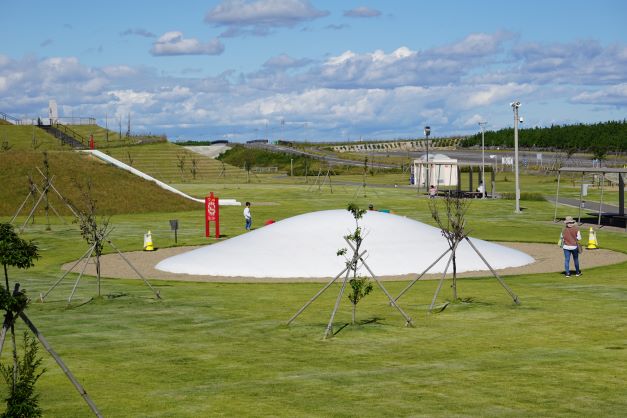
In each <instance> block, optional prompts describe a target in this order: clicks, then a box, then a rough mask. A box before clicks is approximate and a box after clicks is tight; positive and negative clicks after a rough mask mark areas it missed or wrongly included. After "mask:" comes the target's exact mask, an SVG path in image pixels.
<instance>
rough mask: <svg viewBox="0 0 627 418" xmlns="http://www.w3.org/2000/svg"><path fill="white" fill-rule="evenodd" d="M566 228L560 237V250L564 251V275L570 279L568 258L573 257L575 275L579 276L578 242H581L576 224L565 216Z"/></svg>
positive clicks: (569, 217)
mask: <svg viewBox="0 0 627 418" xmlns="http://www.w3.org/2000/svg"><path fill="white" fill-rule="evenodd" d="M564 223H565V224H566V226H565V227H564V230H563V231H562V235H561V236H560V241H561V242H562V249H563V250H564V275H565V276H566V277H570V257H571V256H572V257H573V262H574V263H575V275H576V276H581V270H579V241H581V232H579V228H578V227H577V223H576V222H575V220H574V219H573V217H572V216H567V217H566V219H564Z"/></svg>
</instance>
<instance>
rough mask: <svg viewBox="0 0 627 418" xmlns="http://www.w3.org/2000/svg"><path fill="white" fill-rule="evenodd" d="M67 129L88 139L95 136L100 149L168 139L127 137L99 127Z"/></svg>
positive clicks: (148, 136) (72, 126)
mask: <svg viewBox="0 0 627 418" xmlns="http://www.w3.org/2000/svg"><path fill="white" fill-rule="evenodd" d="M67 127H68V128H70V129H72V130H73V131H74V132H77V133H78V134H80V135H82V136H83V137H85V138H87V139H89V137H90V136H92V135H93V138H94V142H95V144H96V147H97V148H99V149H102V148H112V147H121V146H130V145H139V144H150V143H156V142H166V141H167V138H166V137H165V136H164V135H162V136H158V135H131V136H126V135H124V134H122V135H120V133H119V132H114V131H112V130H110V129H106V128H103V127H102V126H99V125H67Z"/></svg>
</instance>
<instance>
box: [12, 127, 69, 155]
mask: <svg viewBox="0 0 627 418" xmlns="http://www.w3.org/2000/svg"><path fill="white" fill-rule="evenodd" d="M2 122H4V121H2ZM0 144H3V145H2V147H1V148H2V149H3V150H4V149H6V147H8V148H9V149H10V150H13V151H15V150H31V151H33V150H37V151H47V150H62V149H68V147H67V146H65V145H63V144H62V142H61V141H59V140H58V139H56V138H55V137H54V136H52V135H50V134H49V133H48V132H46V131H44V130H43V129H39V128H37V127H36V126H29V125H12V124H10V123H4V124H0ZM4 144H6V145H4Z"/></svg>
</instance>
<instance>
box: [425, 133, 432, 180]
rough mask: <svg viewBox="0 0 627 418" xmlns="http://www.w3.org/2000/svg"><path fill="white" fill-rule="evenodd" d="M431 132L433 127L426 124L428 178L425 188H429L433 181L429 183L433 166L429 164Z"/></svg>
mask: <svg viewBox="0 0 627 418" xmlns="http://www.w3.org/2000/svg"><path fill="white" fill-rule="evenodd" d="M430 134H431V127H430V126H425V138H427V178H426V183H425V190H429V187H430V185H431V183H429V171H430V170H431V167H430V166H429V135H430Z"/></svg>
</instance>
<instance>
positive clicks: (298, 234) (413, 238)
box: [156, 209, 534, 278]
mask: <svg viewBox="0 0 627 418" xmlns="http://www.w3.org/2000/svg"><path fill="white" fill-rule="evenodd" d="M359 223H360V226H361V227H362V231H363V232H362V234H363V235H365V238H364V241H363V243H362V246H361V249H362V250H368V252H367V253H366V255H365V257H366V263H368V266H369V267H370V268H371V269H372V271H373V273H374V274H376V275H377V276H393V275H404V274H411V273H418V274H419V273H421V272H422V271H423V270H424V269H426V268H427V267H428V266H429V265H430V264H431V263H433V262H434V261H435V260H436V258H437V257H439V256H440V255H441V254H442V253H443V252H444V251H446V249H447V248H448V244H447V242H446V239H445V238H444V237H442V234H441V233H440V230H439V229H437V228H434V227H432V226H430V225H427V224H424V223H422V222H418V221H415V220H413V219H409V218H406V217H403V216H398V215H394V214H389V213H383V212H376V211H368V212H366V214H365V215H364V217H363V218H362V219H361V220H360V221H359ZM354 229H355V219H354V218H353V216H352V215H351V214H350V212H348V211H347V210H339V209H338V210H325V211H320V212H311V213H306V214H304V215H298V216H294V217H292V218H288V219H285V220H282V221H279V222H276V223H273V224H271V225H267V226H264V227H260V228H259V229H255V230H253V231H251V232H248V233H246V234H243V235H239V236H237V237H234V238H231V239H229V240H227V241H222V242H219V243H217V244H213V245H207V246H204V247H201V248H197V249H195V250H192V251H189V252H186V253H183V254H179V255H176V256H174V257H170V258H166V259H165V260H163V261H161V262H160V263H158V264H157V265H156V268H157V269H158V270H162V271H167V272H171V273H184V274H192V275H210V276H227V277H229V276H231V277H235V276H241V277H259V278H263V277H267V278H291V277H335V276H336V275H337V274H338V273H340V272H341V271H342V270H343V269H344V267H345V259H344V257H340V256H337V255H336V253H337V251H338V250H339V249H340V248H349V247H348V245H347V244H346V242H345V241H344V238H343V237H344V236H345V235H348V234H350V233H352V232H353V231H354ZM472 242H473V244H474V245H475V246H476V247H477V248H478V249H479V251H480V252H481V253H482V254H483V256H484V257H485V258H486V260H488V262H489V263H490V265H491V266H492V267H493V268H495V269H501V268H506V267H519V266H523V265H526V264H530V263H532V262H534V259H533V258H532V257H530V256H529V255H527V254H525V253H523V252H521V251H518V250H514V249H511V248H508V247H504V246H502V245H498V244H494V243H491V242H487V241H482V240H479V239H474V238H473V239H472ZM347 254H348V255H350V254H352V251H351V250H350V248H349V251H348V253H347ZM447 261H448V254H447V256H446V257H444V258H442V260H440V261H439V262H438V263H437V264H436V265H435V266H434V267H433V268H432V269H431V270H430V271H429V272H430V273H438V272H439V273H442V272H443V271H444V268H445V266H446V262H447ZM451 269H452V266H451V267H449V272H450V271H451ZM476 270H488V268H487V267H486V265H485V264H484V263H483V261H481V259H480V258H479V256H478V255H477V254H476V253H475V252H474V250H473V249H472V248H471V247H470V245H468V243H467V242H465V241H463V242H462V243H461V244H460V245H459V247H458V249H457V271H458V272H464V271H476ZM362 274H364V275H367V274H368V273H367V271H362Z"/></svg>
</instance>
